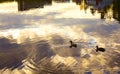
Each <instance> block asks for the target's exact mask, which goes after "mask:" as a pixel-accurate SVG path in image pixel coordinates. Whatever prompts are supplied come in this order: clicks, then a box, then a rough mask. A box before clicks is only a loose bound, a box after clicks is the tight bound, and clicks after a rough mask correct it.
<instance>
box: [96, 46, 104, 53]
mask: <svg viewBox="0 0 120 74" xmlns="http://www.w3.org/2000/svg"><path fill="white" fill-rule="evenodd" d="M98 51H101V52H105V48H101V47H98V46H96V52H98Z"/></svg>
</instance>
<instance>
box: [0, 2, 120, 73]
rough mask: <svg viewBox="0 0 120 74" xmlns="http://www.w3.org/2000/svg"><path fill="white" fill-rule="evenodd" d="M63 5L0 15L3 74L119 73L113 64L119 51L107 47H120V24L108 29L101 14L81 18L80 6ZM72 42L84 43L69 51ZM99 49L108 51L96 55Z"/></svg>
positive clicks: (72, 4) (0, 48) (0, 50)
mask: <svg viewBox="0 0 120 74" xmlns="http://www.w3.org/2000/svg"><path fill="white" fill-rule="evenodd" d="M10 4H13V3H10ZM1 5H2V4H1ZM7 5H8V4H7ZM13 5H14V4H13ZM15 5H16V4H15ZM61 5H62V4H60V5H59V4H55V3H54V4H53V6H49V7H47V6H46V7H45V9H34V10H29V11H25V12H20V13H12V14H11V13H7V14H0V15H1V17H4V18H0V23H1V25H2V26H1V25H0V30H1V31H0V36H1V37H5V38H1V39H0V40H1V42H0V54H1V56H0V59H2V60H3V61H2V62H1V63H0V65H1V64H2V66H1V67H0V69H1V71H0V72H1V74H10V73H12V74H17V73H18V74H19V73H20V74H46V73H51V74H53V73H55V74H57V73H61V74H62V73H64V72H65V71H67V70H69V71H71V72H72V71H76V70H78V71H79V70H88V69H89V70H91V71H92V70H102V69H109V70H110V69H111V68H115V69H116V67H117V69H119V66H116V65H115V63H114V62H115V61H117V60H118V59H117V58H114V57H116V55H117V54H118V56H119V53H118V52H119V47H117V46H115V47H114V48H117V50H115V51H114V48H111V47H107V46H106V43H110V42H112V43H113V44H116V45H118V46H119V40H118V39H119V24H118V23H116V22H115V23H114V22H110V23H107V24H108V25H106V24H105V21H101V20H100V19H98V17H99V16H98V14H96V15H95V16H91V14H90V13H89V12H87V13H88V14H87V13H86V14H84V15H82V14H83V11H82V12H81V11H79V9H78V8H79V6H76V5H75V4H74V3H70V4H68V3H66V4H65V3H64V4H63V6H61ZM57 6H59V7H57ZM52 7H53V8H52ZM4 8H6V7H3V9H4ZM7 8H8V7H7ZM58 8H59V9H58ZM48 9H49V10H50V11H48ZM69 9H70V10H69ZM38 11H39V13H38ZM53 11H55V12H56V13H58V14H55V12H53ZM88 11H89V10H88ZM43 13H44V14H43ZM49 13H51V14H49ZM71 13H72V14H71ZM73 13H76V14H75V16H74V15H73ZM5 15H8V16H9V18H12V20H10V19H8V17H7V16H5ZM83 16H84V18H83ZM13 17H14V18H13ZM16 21H17V22H16ZM99 21H100V22H99ZM10 22H12V23H10ZM101 22H102V23H101ZM4 23H5V24H4ZM99 23H100V24H99ZM112 24H114V26H113V25H112ZM116 26H117V27H116ZM106 27H107V28H110V30H109V29H107V28H106ZM110 31H112V32H110ZM113 31H114V33H113ZM108 36H109V37H108ZM116 38H117V39H116ZM90 39H93V40H94V41H95V42H97V43H96V44H94V45H93V46H94V47H89V44H88V42H89V40H90ZM111 39H112V40H111ZM69 40H74V41H76V42H82V43H81V44H78V48H69ZM110 40H111V41H110ZM96 45H100V46H103V47H105V48H106V52H104V53H101V52H98V53H97V52H95V46H96ZM6 46H7V47H8V48H7V47H6ZM3 49H4V50H5V51H4V50H3ZM6 50H7V51H9V52H7V51H6ZM113 53H115V54H113ZM111 56H112V57H111ZM109 57H110V58H109ZM8 58H9V60H8ZM118 58H119V57H118ZM113 59H114V61H112V60H113ZM5 61H6V62H5ZM8 61H9V63H8ZM16 61H17V63H20V65H18V64H16ZM111 63H113V65H111ZM117 64H119V61H117ZM16 65H18V66H17V67H15V66H16ZM6 67H7V68H6ZM11 67H13V70H11V69H12V68H11ZM14 67H15V68H14ZM75 69H76V70H75Z"/></svg>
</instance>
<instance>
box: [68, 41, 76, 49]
mask: <svg viewBox="0 0 120 74" xmlns="http://www.w3.org/2000/svg"><path fill="white" fill-rule="evenodd" d="M70 44H71V45H70V46H69V47H70V48H72V47H75V48H77V44H75V43H73V41H71V40H70Z"/></svg>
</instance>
